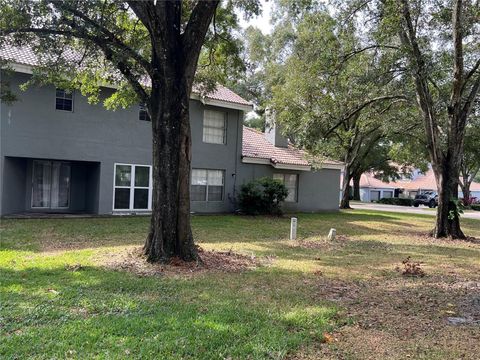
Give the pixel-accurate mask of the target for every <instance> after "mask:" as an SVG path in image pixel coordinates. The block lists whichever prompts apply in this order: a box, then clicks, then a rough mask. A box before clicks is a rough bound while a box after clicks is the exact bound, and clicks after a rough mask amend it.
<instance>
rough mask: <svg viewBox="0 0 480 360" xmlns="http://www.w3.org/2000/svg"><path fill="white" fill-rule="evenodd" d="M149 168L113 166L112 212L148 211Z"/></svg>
mask: <svg viewBox="0 0 480 360" xmlns="http://www.w3.org/2000/svg"><path fill="white" fill-rule="evenodd" d="M150 173H151V166H147V165H129V164H115V186H114V196H113V209H114V210H150V209H151V202H152V200H151V199H152V186H151V183H152V182H151V174H150Z"/></svg>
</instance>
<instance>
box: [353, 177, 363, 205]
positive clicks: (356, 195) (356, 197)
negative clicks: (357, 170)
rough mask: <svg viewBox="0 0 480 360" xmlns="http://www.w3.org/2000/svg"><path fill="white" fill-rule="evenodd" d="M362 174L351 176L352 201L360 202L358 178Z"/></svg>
mask: <svg viewBox="0 0 480 360" xmlns="http://www.w3.org/2000/svg"><path fill="white" fill-rule="evenodd" d="M361 177H362V174H355V175H353V200H356V201H360V200H361V199H360V178H361Z"/></svg>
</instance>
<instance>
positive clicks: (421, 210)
mask: <svg viewBox="0 0 480 360" xmlns="http://www.w3.org/2000/svg"><path fill="white" fill-rule="evenodd" d="M350 206H351V207H352V208H354V209H364V210H380V211H390V212H397V213H408V214H422V215H432V216H435V214H436V211H435V210H434V209H429V208H427V207H423V206H420V207H418V208H416V207H408V206H397V205H385V204H375V203H359V202H352V203H350ZM462 217H464V218H468V219H477V220H480V211H466V212H465V213H464V214H462Z"/></svg>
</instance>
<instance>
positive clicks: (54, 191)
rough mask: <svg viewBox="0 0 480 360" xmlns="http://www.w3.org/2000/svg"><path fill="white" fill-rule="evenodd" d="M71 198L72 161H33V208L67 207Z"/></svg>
mask: <svg viewBox="0 0 480 360" xmlns="http://www.w3.org/2000/svg"><path fill="white" fill-rule="evenodd" d="M69 198H70V163H67V162H63V161H45V160H34V161H33V173H32V208H44V209H66V208H68V207H69V202H70V201H69V200H70V199H69Z"/></svg>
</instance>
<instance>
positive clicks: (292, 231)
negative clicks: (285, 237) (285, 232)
mask: <svg viewBox="0 0 480 360" xmlns="http://www.w3.org/2000/svg"><path fill="white" fill-rule="evenodd" d="M296 238H297V218H294V217H292V218H291V219H290V240H295V239H296Z"/></svg>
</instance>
